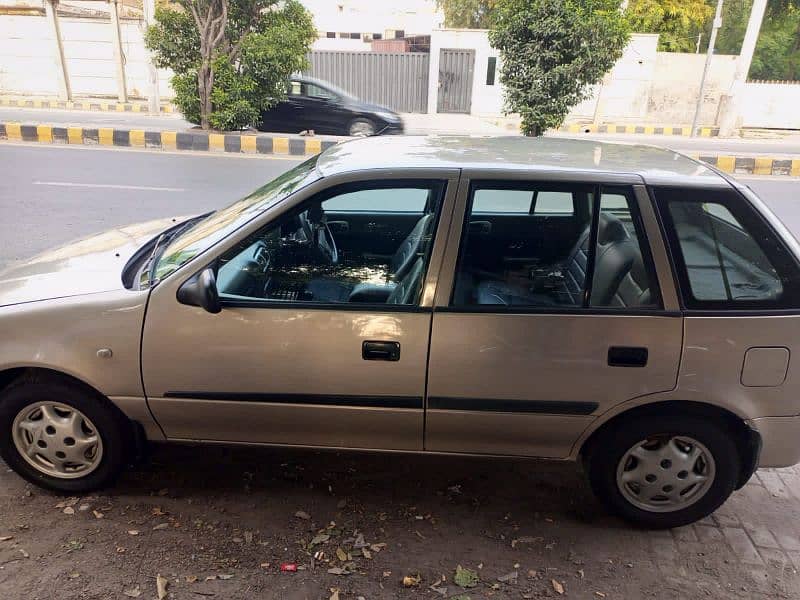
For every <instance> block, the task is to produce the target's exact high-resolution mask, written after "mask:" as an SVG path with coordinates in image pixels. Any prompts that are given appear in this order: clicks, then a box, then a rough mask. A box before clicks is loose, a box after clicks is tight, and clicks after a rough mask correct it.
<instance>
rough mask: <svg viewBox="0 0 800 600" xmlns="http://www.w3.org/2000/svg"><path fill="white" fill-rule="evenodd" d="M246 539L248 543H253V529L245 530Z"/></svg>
mask: <svg viewBox="0 0 800 600" xmlns="http://www.w3.org/2000/svg"><path fill="white" fill-rule="evenodd" d="M244 541H245V542H247V543H248V544H252V543H253V532H252V531H245V532H244Z"/></svg>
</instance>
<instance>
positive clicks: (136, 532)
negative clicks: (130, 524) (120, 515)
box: [128, 529, 139, 535]
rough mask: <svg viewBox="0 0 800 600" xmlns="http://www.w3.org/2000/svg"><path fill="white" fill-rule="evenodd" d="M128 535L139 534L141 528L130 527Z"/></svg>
mask: <svg viewBox="0 0 800 600" xmlns="http://www.w3.org/2000/svg"><path fill="white" fill-rule="evenodd" d="M128 535H139V530H138V529H129V530H128Z"/></svg>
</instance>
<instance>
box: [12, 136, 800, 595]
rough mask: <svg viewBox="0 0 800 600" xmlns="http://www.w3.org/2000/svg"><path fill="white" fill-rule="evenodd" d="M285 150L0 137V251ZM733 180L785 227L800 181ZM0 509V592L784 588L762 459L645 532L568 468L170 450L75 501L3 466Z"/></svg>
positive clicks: (786, 517) (784, 556) (62, 234)
mask: <svg viewBox="0 0 800 600" xmlns="http://www.w3.org/2000/svg"><path fill="white" fill-rule="evenodd" d="M292 164H294V161H290V160H279V159H263V158H258V157H254V158H248V157H242V156H236V157H230V156H221V155H194V154H192V155H186V154H178V153H153V152H141V151H138V152H137V151H126V150H113V149H110V150H106V149H99V148H69V147H52V146H31V145H12V144H3V145H0V165H2V171H1V174H2V177H0V214H2V215H3V218H2V219H0V262H3V261H8V260H15V259H21V258H24V257H25V256H28V255H30V254H33V253H34V252H38V251H40V250H42V249H44V248H47V247H49V246H55V245H58V244H61V243H63V242H66V241H68V240H70V239H72V238H75V237H77V236H80V235H86V234H89V233H92V232H95V231H100V230H103V229H107V228H110V227H113V226H115V225H121V224H125V223H129V222H134V221H141V220H146V219H151V218H155V217H160V216H169V215H176V214H187V213H197V212H203V211H205V210H209V209H212V208H217V207H219V206H222V205H224V204H226V203H228V202H230V201H232V200H234V199H236V198H237V197H239V196H241V195H242V194H244V193H246V192H247V191H249V190H251V189H252V188H254V187H256V186H258V185H259V184H261V183H263V182H264V181H266V180H268V179H270V178H271V177H273V176H275V175H276V174H278V173H279V172H281V171H283V170H285V169H287V168H289V167H290V166H291V165H292ZM747 181H748V183H749V184H750V185H751V186H752V187H753V188H754V189H756V190H757V191H758V192H759V193H760V194H761V195H762V196H763V197H764V198H765V199H766V200H767V201H768V203H769V204H770V205H771V206H772V207H773V208H774V209H775V210H776V211H777V212H778V213H779V215H780V216H781V217H782V218H783V219H784V220H785V221H786V222H787V223H788V224H789V226H790V227H792V228H793V229H794V231H795V232H798V233H800V199H798V198H797V191H798V190H800V182H798V181H797V180H785V179H759V178H749V179H748V180H747ZM4 342H5V343H8V340H5V341H4V340H3V339H2V332H0V344H2V343H4ZM0 515H3V516H2V518H0V589H2V590H4V591H5V593H4V594H3V595H2V596H3V598H20V599H22V598H53V597H58V598H59V599H60V600H78V599H80V600H87V599H106V598H111V597H113V598H118V597H119V598H127V597H141V598H155V597H156V584H155V581H156V577H157V576H158V575H161V576H163V577H165V578H166V579H167V581H168V583H169V588H168V589H169V593H170V598H171V599H173V600H183V599H187V600H188V599H190V598H198V597H216V598H226V599H228V600H250V599H252V598H282V599H286V600H304V599H308V598H324V599H328V598H340V600H356V599H357V598H358V597H360V596H363V597H365V598H369V599H376V598H381V599H382V598H392V599H397V600H410V599H416V598H439V597H451V598H452V597H455V596H456V595H458V594H459V593H460V592H461V590H460V589H459V588H457V587H456V586H454V585H453V574H454V571H455V569H456V567H457V566H458V565H462V566H463V567H465V568H468V569H472V570H474V571H475V572H476V573H478V574H479V577H480V582H479V583H478V584H477V586H476V587H475V588H472V589H470V590H468V594H467V595H465V596H461V597H467V596H468V597H471V598H475V599H477V598H488V597H491V598H493V599H494V600H511V599H514V600H517V599H519V598H520V597H522V598H540V597H542V598H554V597H562V596H561V595H559V594H557V592H556V591H554V590H556V589H559V587H560V588H563V589H564V591H565V595H564V596H563V597H567V598H609V600H610V599H612V598H613V599H616V598H620V599H624V598H637V599H638V598H642V599H644V598H648V599H652V598H657V599H662V598H663V599H665V600H667V599H669V600H674V599H675V598H709V599H711V600H723V599H725V600H727V599H729V598H742V599H759V600H775V599H787V600H788V599H791V598H798V597H800V575H798V569H800V467H794V468H790V469H779V470H773V469H762V470H760V471H759V472H758V473H757V474H756V475H755V476H754V477H753V478H752V479H751V481H750V482H749V483H748V484H747V485H746V486H745V487H744V488H742V489H741V490H739V491H737V492H736V493H734V495H733V496H732V497H731V499H730V500H729V501H728V502H727V503H726V504H725V505H724V506H723V507H722V508H721V509H720V510H718V511H717V512H716V513H715V514H714V515H713V516H712V517H709V518H708V519H704V520H703V521H702V522H700V523H697V524H695V525H691V526H688V527H682V528H680V529H676V530H672V531H660V532H653V531H641V530H637V529H632V528H630V527H628V526H626V525H625V524H623V523H621V522H620V521H619V520H617V519H615V518H613V517H610V516H609V515H608V514H606V512H605V511H604V510H603V508H602V507H601V506H600V505H599V504H598V503H597V501H596V500H595V499H594V498H593V496H592V495H591V493H590V492H589V490H588V488H587V486H586V485H585V483H584V481H583V478H582V477H580V475H579V473H578V472H577V470H576V468H575V466H574V465H563V464H556V463H545V464H543V463H536V462H528V461H515V460H506V459H497V460H480V459H475V458H469V457H460V456H453V457H444V456H409V455H391V454H375V455H370V454H347V453H340V452H310V451H301V450H296V449H294V450H293V449H282V448H272V449H269V448H235V449H228V448H220V447H207V448H203V449H202V450H200V449H198V448H192V447H184V448H182V447H174V446H173V447H160V448H159V447H157V448H155V449H154V453H153V455H152V457H151V460H150V462H149V463H148V464H146V465H142V466H139V467H137V468H136V469H133V470H130V471H128V472H126V473H125V474H124V475H123V476H122V478H121V480H120V481H119V483H118V484H117V485H115V486H114V487H113V488H111V489H108V490H103V491H101V492H99V493H98V494H93V495H89V496H83V497H80V498H78V497H75V498H71V499H70V498H65V497H63V496H56V495H54V494H50V493H47V492H44V491H42V490H40V489H38V488H35V487H33V486H31V485H28V484H26V483H25V482H24V481H23V480H22V479H20V478H19V477H17V476H16V475H14V474H13V473H12V472H11V471H10V470H8V469H7V468H5V466H4V465H2V463H0ZM298 515H299V516H298ZM320 532H322V534H320ZM359 534H361V535H363V536H364V539H365V541H366V543H367V544H370V546H367V552H368V553H369V554H367V553H365V552H364V551H363V549H361V548H357V547H356V543H355V541H356V540H357V539H359ZM312 538H316V539H317V540H318V542H319V543H318V545H316V546H314V547H313V549H309V548H310V547H309V546H308V544H309V541H310V540H312ZM314 554H316V558H315V559H312V555H314ZM345 555H347V557H346V561H345V559H343V558H342V557H344V556H345ZM337 556H338V557H339V558H337ZM351 558H352V562H351V561H350V559H351ZM283 563H292V564H296V565H298V570H297V571H296V572H282V571H281V569H280V565H281V564H283ZM345 564H353V565H354V567H353V568H354V572H352V574H341V572H342V566H343V565H345ZM329 569H333V571H331V570H329ZM337 569H339V570H338V571H337ZM345 572H346V573H349V572H350V570H349V568H348V569H345ZM406 576H407V577H410V578H412V581H416V580H417V578H419V580H420V581H419V584H416V585H412V586H411V587H405V586H404V585H403V583H402V580H403V578H404V577H406ZM442 576H446V577H447V582H446V583H441V578H442ZM554 581H555V582H556V583H553V582H554ZM437 582H440V585H438V586H435V589H436V591H437V592H438V593H432V592H431V591H430V589H429V586H431V585H432V584H436V583H437ZM445 587H446V588H447V591H446V592H445V593H444V595H443V596H440V595H439V594H440V593H442V592H441V590H442V589H443V588H445ZM337 590H338V592H337Z"/></svg>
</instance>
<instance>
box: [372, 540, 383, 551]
mask: <svg viewBox="0 0 800 600" xmlns="http://www.w3.org/2000/svg"><path fill="white" fill-rule="evenodd" d="M384 548H386V544H384V543H383V542H381V543H380V544H370V545H369V549H370V550H372V551H373V552H380V551H381V550H383V549H384Z"/></svg>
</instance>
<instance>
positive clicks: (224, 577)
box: [219, 574, 233, 581]
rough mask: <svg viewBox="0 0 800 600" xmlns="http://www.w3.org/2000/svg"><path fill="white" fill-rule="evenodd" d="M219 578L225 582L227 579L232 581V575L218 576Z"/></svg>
mask: <svg viewBox="0 0 800 600" xmlns="http://www.w3.org/2000/svg"><path fill="white" fill-rule="evenodd" d="M219 578H220V579H222V580H223V581H227V580H228V579H233V575H228V574H224V575H219Z"/></svg>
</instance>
